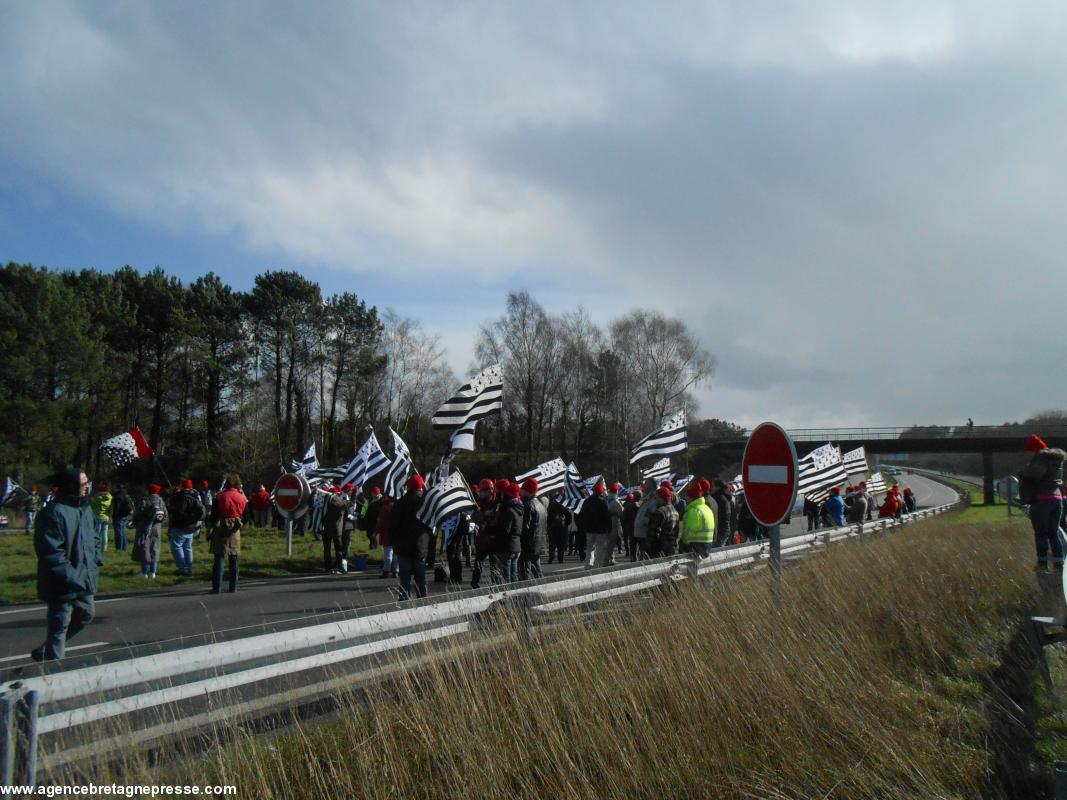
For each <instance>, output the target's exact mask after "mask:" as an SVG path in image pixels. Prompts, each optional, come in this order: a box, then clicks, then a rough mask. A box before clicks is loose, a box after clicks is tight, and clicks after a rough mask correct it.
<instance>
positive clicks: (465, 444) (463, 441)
mask: <svg viewBox="0 0 1067 800" xmlns="http://www.w3.org/2000/svg"><path fill="white" fill-rule="evenodd" d="M477 424H478V420H476V419H472V420H471V421H470V422H468V423H467V424H466V425H464V426H463V427H462V428H456V429H455V430H454V431H452V436H451V438H450V439H449V440H448V447H449V449H451V450H470V451H471V452H472V453H473V452H474V426H475V425H477Z"/></svg>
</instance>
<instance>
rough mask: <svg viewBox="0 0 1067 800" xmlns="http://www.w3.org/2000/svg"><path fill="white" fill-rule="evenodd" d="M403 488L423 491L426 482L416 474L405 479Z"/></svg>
mask: <svg viewBox="0 0 1067 800" xmlns="http://www.w3.org/2000/svg"><path fill="white" fill-rule="evenodd" d="M404 488H405V489H425V488H426V482H425V481H424V480H423V479H422V476H421V475H419V474H418V473H417V472H416V473H415V474H414V475H412V476H411V477H410V478H408V479H407V482H406V483H405V484H404Z"/></svg>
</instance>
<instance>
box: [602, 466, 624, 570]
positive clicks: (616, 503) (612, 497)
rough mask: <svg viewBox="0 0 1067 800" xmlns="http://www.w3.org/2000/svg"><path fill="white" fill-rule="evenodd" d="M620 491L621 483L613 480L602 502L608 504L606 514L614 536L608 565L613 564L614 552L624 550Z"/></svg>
mask: <svg viewBox="0 0 1067 800" xmlns="http://www.w3.org/2000/svg"><path fill="white" fill-rule="evenodd" d="M621 491H622V484H621V483H619V482H618V481H615V482H614V483H612V484H611V486H609V487H608V493H607V494H606V495H604V502H605V503H607V506H608V514H610V515H611V534H612V536H614V537H615V538H614V541H613V542H612V544H611V549H610V550H609V551H608V566H615V553H616V552H619V553H623V552H625V550H624V549H623V535H622V498H620V497H619V493H620V492H621Z"/></svg>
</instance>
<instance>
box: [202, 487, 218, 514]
mask: <svg viewBox="0 0 1067 800" xmlns="http://www.w3.org/2000/svg"><path fill="white" fill-rule="evenodd" d="M200 502H201V503H203V504H204V508H206V509H207V510H208V511H210V510H211V507H212V506H213V505H214V504H215V493H214V492H213V491H211V485H210V484H209V483H208V482H207V481H200Z"/></svg>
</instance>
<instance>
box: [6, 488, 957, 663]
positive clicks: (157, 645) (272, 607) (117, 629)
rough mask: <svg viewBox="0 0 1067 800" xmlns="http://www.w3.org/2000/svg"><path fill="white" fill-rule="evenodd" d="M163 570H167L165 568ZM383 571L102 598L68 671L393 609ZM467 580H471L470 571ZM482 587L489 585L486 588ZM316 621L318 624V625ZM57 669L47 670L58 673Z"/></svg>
mask: <svg viewBox="0 0 1067 800" xmlns="http://www.w3.org/2000/svg"><path fill="white" fill-rule="evenodd" d="M898 480H900V481H901V483H903V484H905V485H910V486H911V487H912V489H913V490H914V491H915V494H916V499H917V501H918V503H919V506H920V507H928V506H936V505H942V504H944V503H950V502H952V501H953V500H954V499H955V493H954V492H953V491H952V490H951V489H948V488H947V487H945V486H943V485H942V484H939V483H936V482H935V481H931V480H929V479H927V478H923V477H920V476H918V475H909V474H905V475H901V476H899V477H898ZM804 532H805V520H804V518H803V517H802V516H800V517H794V519H793V522H792V523H791V524H790V525H783V526H782V537H783V538H786V537H789V536H796V535H799V534H802V533H804ZM161 566H162V565H161ZM581 569H582V565H581V564H580V563H579V562H578V561H577V559H575V558H573V557H572V558H570V559H568V560H567V561H565V562H564V563H563V564H552V565H547V566H545V567H544V570H545V572H546V574H548V575H558V574H560V573H566V572H575V573H577V572H579V571H581ZM379 575H380V570H378V569H371V570H369V571H368V572H366V573H350V574H348V575H325V574H324V575H304V576H294V577H290V578H271V579H265V580H252V581H246V582H242V583H241V585H240V588H239V590H238V592H237V593H236V594H232V595H231V594H228V593H225V592H224V593H222V594H218V595H212V594H210V592H209V587H207V586H203V587H181V588H176V589H168V590H165V591H159V592H141V593H137V594H126V595H120V596H110V597H107V596H100V597H98V598H97V601H96V610H97V616H96V619H95V620H94V621H93V622H92V623H91V624H90V625H89V626H88V627H86V629H85V630H83V631H82V632H81V633H80V634H79V635H78V636H77V637H75V638H74V639H72V640H71V641H70V643H69V646H68V648H67V658H66V659H64V661H63V663H62V667H63V668H71V667H74V666H81V665H84V664H87V663H98V662H99V661H111V660H117V659H119V658H123V657H128V656H130V655H133V654H141V653H143V652H152V651H158V650H171V649H177V648H180V647H185V646H190V645H193V644H201V643H203V642H204V641H211V640H219V639H231V638H237V637H241V636H250V635H253V634H257V633H263V632H267V631H271V630H278V629H279V628H287V627H294V626H298V625H301V624H310V623H311V622H313V621H322V619H321V617H322V616H323V615H328V614H334V613H337V612H349V613H350V612H351V611H352V610H353V609H360V608H367V607H370V606H380V605H387V604H395V603H396V581H395V580H388V579H384V580H383V579H382V578H380V577H379ZM428 577H430V578H432V576H428ZM464 578H465V579H466V580H467V581H469V571H465V573H464ZM483 585H484V583H483ZM429 589H430V594H431V595H436V594H443V593H445V592H447V591H448V589H447V587H446V586H445V585H443V584H435V583H433V582H432V580H431V582H430V584H429ZM314 617H320V619H315V620H313V619H312V618H314ZM44 623H45V620H44V606H42V605H39V604H34V605H19V606H9V607H6V608H0V678H2V679H10V677H11V676H12V674H13V671H15V670H19V669H21V668H23V667H27V666H31V669H33V670H34V671H35V670H36V667H35V666H32V662H31V661H30V659H29V657H28V655H27V654H28V653H29V651H30V650H31V649H33V648H34V647H36V646H37V645H38V644H40V642H41V640H42V639H43V636H44ZM57 666H59V665H50V668H49V671H53V670H54V669H56V667H57Z"/></svg>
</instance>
